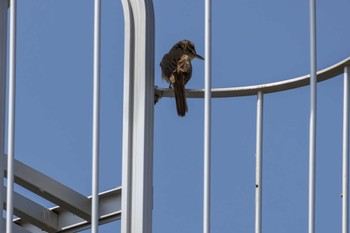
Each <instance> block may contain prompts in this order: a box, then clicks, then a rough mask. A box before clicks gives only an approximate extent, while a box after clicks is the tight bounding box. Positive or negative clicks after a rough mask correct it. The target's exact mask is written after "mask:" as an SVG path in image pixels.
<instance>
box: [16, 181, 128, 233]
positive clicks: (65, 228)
mask: <svg viewBox="0 0 350 233" xmlns="http://www.w3.org/2000/svg"><path fill="white" fill-rule="evenodd" d="M121 190H122V188H121V187H118V188H115V189H111V190H108V191H105V192H102V193H100V194H99V201H100V205H99V215H100V219H99V224H105V223H108V222H111V221H115V220H119V219H120V218H121V198H122V197H121ZM88 199H89V201H91V196H90V197H88ZM49 210H50V211H53V212H55V213H57V216H58V230H57V231H56V232H57V233H75V232H78V231H82V230H86V229H89V228H90V226H91V222H90V221H86V220H84V219H82V218H79V217H78V216H76V215H75V214H72V213H71V212H69V211H67V210H65V209H64V208H62V207H59V206H56V207H53V208H50V209H49ZM15 223H17V224H18V225H20V226H21V227H23V228H24V229H27V230H29V231H30V232H32V233H42V230H41V229H40V228H38V227H36V226H33V225H32V224H30V223H28V222H25V221H24V220H23V219H16V220H15Z"/></svg>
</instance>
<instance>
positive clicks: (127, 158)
mask: <svg viewBox="0 0 350 233" xmlns="http://www.w3.org/2000/svg"><path fill="white" fill-rule="evenodd" d="M122 5H123V12H124V91H123V92H124V98H123V151H122V154H123V159H122V187H123V188H122V197H123V198H122V213H123V214H122V217H121V233H131V213H132V211H131V199H132V182H131V178H132V138H133V137H132V133H133V124H132V116H133V86H134V84H133V70H134V67H133V65H134V63H133V62H132V61H133V60H134V52H133V47H134V44H135V43H134V38H135V35H134V29H133V24H134V22H133V17H132V12H131V6H130V3H129V1H128V0H122Z"/></svg>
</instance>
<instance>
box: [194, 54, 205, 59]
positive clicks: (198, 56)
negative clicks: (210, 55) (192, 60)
mask: <svg viewBox="0 0 350 233" xmlns="http://www.w3.org/2000/svg"><path fill="white" fill-rule="evenodd" d="M195 57H196V58H198V59H201V60H204V57H202V56H200V55H198V54H195Z"/></svg>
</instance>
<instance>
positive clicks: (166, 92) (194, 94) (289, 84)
mask: <svg viewBox="0 0 350 233" xmlns="http://www.w3.org/2000/svg"><path fill="white" fill-rule="evenodd" d="M349 65H350V57H348V58H347V59H345V60H343V61H341V62H339V63H337V64H335V65H333V66H330V67H328V68H326V69H323V70H321V71H319V72H317V81H318V82H322V81H325V80H327V79H330V78H333V77H335V76H338V75H340V74H342V73H343V72H344V67H345V66H349ZM309 84H310V75H304V76H301V77H297V78H292V79H288V80H284V81H279V82H273V83H267V84H260V85H254V86H244V87H228V88H213V89H212V92H211V97H212V98H226V97H240V96H253V95H257V94H258V92H259V91H261V92H262V93H264V94H268V93H274V92H280V91H286V90H291V89H294V88H299V87H304V86H307V85H309ZM155 95H157V96H158V97H174V93H173V90H172V89H169V88H158V87H156V88H155ZM186 97H189V98H204V89H187V90H186Z"/></svg>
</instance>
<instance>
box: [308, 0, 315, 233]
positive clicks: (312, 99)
mask: <svg viewBox="0 0 350 233" xmlns="http://www.w3.org/2000/svg"><path fill="white" fill-rule="evenodd" d="M316 72H317V63H316V0H310V136H309V137H310V142H309V215H308V218H309V231H308V232H309V233H314V232H315V187H316V112H317V101H316V99H317V77H316Z"/></svg>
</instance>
